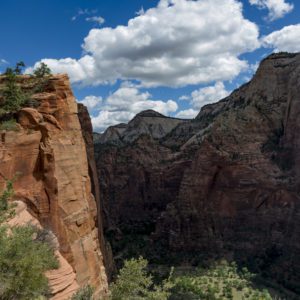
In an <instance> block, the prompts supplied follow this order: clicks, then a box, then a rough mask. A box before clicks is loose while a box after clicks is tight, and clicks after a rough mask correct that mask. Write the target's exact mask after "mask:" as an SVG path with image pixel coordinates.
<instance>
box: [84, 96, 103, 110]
mask: <svg viewBox="0 0 300 300" xmlns="http://www.w3.org/2000/svg"><path fill="white" fill-rule="evenodd" d="M79 102H80V103H82V104H84V105H85V106H86V107H87V108H88V110H89V112H90V113H92V112H93V110H95V109H96V108H99V107H100V106H101V104H102V97H97V96H93V95H91V96H86V97H85V98H84V99H82V100H81V101H79Z"/></svg>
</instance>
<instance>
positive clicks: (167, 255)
mask: <svg viewBox="0 0 300 300" xmlns="http://www.w3.org/2000/svg"><path fill="white" fill-rule="evenodd" d="M299 112H300V54H289V53H278V54H272V55H270V56H269V57H267V58H266V59H264V60H263V61H262V62H261V64H260V66H259V68H258V70H257V72H256V74H255V75H254V77H253V79H252V80H251V81H250V82H248V83H246V84H244V85H243V86H241V87H240V88H238V89H237V90H235V91H233V92H232V93H231V95H229V96H228V97H226V98H225V99H222V100H221V101H219V102H217V103H214V104H209V105H206V106H204V107H203V108H202V109H201V111H200V113H199V114H198V116H197V117H196V118H195V119H193V120H181V119H176V118H169V117H165V116H163V115H161V114H159V113H157V112H154V111H145V112H142V113H140V114H138V115H137V116H136V117H135V118H134V119H133V120H131V121H130V122H129V123H128V124H120V125H116V126H112V127H110V128H108V129H107V130H106V131H105V132H104V133H103V134H94V143H95V157H96V166H97V169H98V174H99V185H100V198H101V200H102V205H103V225H104V232H105V235H106V237H107V238H108V240H109V241H110V242H111V244H112V248H113V252H114V256H115V257H114V258H115V261H116V263H118V260H122V259H124V258H126V257H130V256H132V255H138V254H139V253H142V254H143V255H144V256H145V257H147V258H148V259H149V260H150V262H151V263H153V264H170V265H174V264H177V265H186V264H189V265H197V264H199V263H200V264H201V263H203V262H209V261H213V260H217V259H220V258H227V259H228V260H235V261H237V262H238V264H239V265H240V266H247V267H249V268H250V269H251V270H252V271H254V272H256V273H260V274H261V275H262V277H263V278H264V279H265V280H272V281H276V282H277V283H279V284H280V285H282V286H284V287H286V288H287V289H289V290H291V291H293V292H295V293H298V294H299V293H300V286H299V282H300V277H299V274H300V259H299V258H300V243H299V240H300V195H299V193H300V181H299V172H300V171H299V170H300V168H299V167H300V166H299V163H300V154H299V153H300V152H299V147H300V130H299V129H300V128H299V127H300V121H299Z"/></svg>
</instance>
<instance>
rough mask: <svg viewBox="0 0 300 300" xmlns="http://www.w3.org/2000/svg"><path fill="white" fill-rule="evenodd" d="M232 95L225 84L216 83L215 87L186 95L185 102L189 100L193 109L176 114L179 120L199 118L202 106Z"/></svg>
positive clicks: (207, 87)
mask: <svg viewBox="0 0 300 300" xmlns="http://www.w3.org/2000/svg"><path fill="white" fill-rule="evenodd" d="M229 94H230V92H229V91H227V90H226V88H225V86H224V83H223V82H216V83H215V84H214V85H211V86H206V87H203V88H200V89H198V90H195V91H193V92H192V93H191V95H190V96H186V95H184V96H183V97H180V98H183V99H184V100H189V102H190V105H191V107H192V108H189V109H186V110H182V111H180V112H178V113H177V114H176V117H177V118H184V119H191V118H194V117H196V116H197V114H198V113H199V111H200V109H201V107H202V106H204V105H206V104H210V103H214V102H217V101H218V100H221V99H223V98H225V97H227V96H228V95H229Z"/></svg>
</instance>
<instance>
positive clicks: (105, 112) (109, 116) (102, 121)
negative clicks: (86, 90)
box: [80, 85, 178, 132]
mask: <svg viewBox="0 0 300 300" xmlns="http://www.w3.org/2000/svg"><path fill="white" fill-rule="evenodd" d="M96 98H97V97H92V96H89V97H88V99H87V97H86V98H85V99H83V100H82V101H80V102H82V103H87V104H89V105H90V109H91V110H93V115H94V117H93V116H92V123H93V127H94V130H96V131H100V132H101V131H104V130H105V129H106V128H107V127H108V126H111V125H116V124H118V123H124V122H128V121H129V120H130V119H132V118H133V117H134V116H135V115H136V114H137V113H139V112H141V111H143V110H147V109H153V110H155V111H158V112H160V113H162V114H164V115H168V114H170V113H173V112H176V111H177V109H178V105H177V103H176V102H175V101H173V100H167V101H162V100H155V99H152V96H151V94H149V93H148V92H141V91H139V89H137V88H136V87H133V86H126V85H125V86H121V87H120V88H119V89H118V90H116V91H115V92H114V93H113V94H111V95H109V96H108V97H107V98H106V99H104V100H102V99H101V100H102V103H101V105H100V106H98V105H97V104H96V103H99V101H97V99H96ZM100 102H101V101H100ZM91 106H93V107H91ZM95 109H96V110H95ZM96 112H97V113H96Z"/></svg>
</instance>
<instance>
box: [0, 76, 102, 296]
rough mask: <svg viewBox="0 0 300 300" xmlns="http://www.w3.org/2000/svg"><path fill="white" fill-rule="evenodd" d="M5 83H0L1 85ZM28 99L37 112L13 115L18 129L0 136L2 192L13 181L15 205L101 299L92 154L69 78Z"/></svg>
mask: <svg viewBox="0 0 300 300" xmlns="http://www.w3.org/2000/svg"><path fill="white" fill-rule="evenodd" d="M28 79H29V77H28V76H23V77H22V78H21V79H19V81H20V85H22V86H23V87H25V88H26V84H27V83H28ZM4 80H5V78H4V77H1V78H0V84H3V82H4ZM32 99H33V101H35V103H38V105H37V106H38V107H37V108H30V107H26V108H23V109H21V110H20V111H19V112H18V113H17V116H16V117H17V122H18V124H17V126H18V129H17V130H15V131H12V130H2V131H0V137H1V139H0V172H1V176H0V177H1V178H0V186H1V187H3V185H4V179H5V178H6V179H11V178H13V177H14V176H16V180H15V183H14V189H15V199H17V200H21V201H23V202H24V203H25V204H26V205H27V207H28V211H29V212H30V214H31V215H32V216H33V217H34V218H36V219H37V220H38V221H39V222H40V224H41V225H42V226H43V227H44V228H46V229H49V230H51V231H52V232H53V233H54V234H55V236H56V237H57V239H58V243H59V252H60V254H61V255H62V257H63V258H64V259H65V260H66V262H67V263H68V264H69V265H70V266H71V267H72V269H73V272H74V273H75V274H76V282H77V284H78V286H79V287H83V286H85V285H86V284H90V285H92V286H93V287H95V289H96V294H97V295H99V294H105V293H106V292H107V278H106V273H105V268H104V263H103V256H104V253H103V252H102V251H101V248H100V245H99V239H98V237H99V236H100V237H101V236H103V235H102V228H101V227H100V228H99V231H100V232H99V234H98V227H97V226H98V224H101V220H99V219H100V218H101V217H100V216H97V205H96V201H95V197H96V198H97V199H96V200H97V201H99V194H98V193H99V192H98V191H96V190H95V188H94V182H96V181H95V178H94V177H90V175H91V173H90V174H89V164H93V157H92V151H91V149H90V148H89V145H87V146H86V144H85V140H84V138H83V130H82V127H81V125H80V122H79V118H78V107H77V103H76V101H75V98H74V96H73V93H72V91H71V88H70V84H69V80H68V77H67V76H66V75H56V76H52V77H51V78H50V79H49V80H48V82H47V85H46V86H45V88H44V89H43V92H41V93H36V94H34V95H33V96H32ZM87 152H88V154H91V157H89V162H88V158H87ZM92 175H95V174H92ZM92 187H93V189H94V192H95V197H94V195H93V193H92ZM97 220H99V222H98V221H97ZM60 292H63V291H60ZM54 296H55V295H54ZM62 299H65V298H62Z"/></svg>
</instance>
